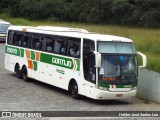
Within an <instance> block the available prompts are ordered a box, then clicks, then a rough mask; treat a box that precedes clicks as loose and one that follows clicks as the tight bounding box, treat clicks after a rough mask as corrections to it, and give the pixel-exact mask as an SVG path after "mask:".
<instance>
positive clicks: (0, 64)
mask: <svg viewBox="0 0 160 120" xmlns="http://www.w3.org/2000/svg"><path fill="white" fill-rule="evenodd" d="M4 50H5V44H4V43H0V111H12V110H13V111H160V104H156V103H147V102H145V101H142V100H139V99H138V98H135V99H127V100H103V101H97V100H92V99H89V98H86V97H82V99H81V100H74V99H72V97H71V96H70V94H69V93H68V92H67V91H64V90H62V89H59V88H56V87H54V86H50V85H47V84H44V83H41V82H38V81H35V80H33V81H32V82H24V81H23V80H21V79H18V78H16V77H15V74H14V73H11V72H9V71H7V70H6V69H5V68H4V62H5V61H4V56H5V53H4Z"/></svg>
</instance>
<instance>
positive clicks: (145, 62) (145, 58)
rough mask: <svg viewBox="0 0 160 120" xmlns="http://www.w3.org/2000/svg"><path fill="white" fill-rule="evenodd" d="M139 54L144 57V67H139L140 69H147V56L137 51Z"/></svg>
mask: <svg viewBox="0 0 160 120" xmlns="http://www.w3.org/2000/svg"><path fill="white" fill-rule="evenodd" d="M137 54H139V55H140V56H141V57H142V61H143V65H142V66H138V67H140V68H144V67H147V57H146V55H144V54H143V53H141V52H138V51H137Z"/></svg>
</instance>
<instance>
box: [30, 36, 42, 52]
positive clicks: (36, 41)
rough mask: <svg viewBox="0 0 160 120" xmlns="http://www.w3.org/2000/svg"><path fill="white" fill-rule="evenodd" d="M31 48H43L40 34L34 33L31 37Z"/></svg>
mask: <svg viewBox="0 0 160 120" xmlns="http://www.w3.org/2000/svg"><path fill="white" fill-rule="evenodd" d="M31 48H32V49H36V50H41V48H42V40H41V38H40V35H38V34H33V36H32V39H31Z"/></svg>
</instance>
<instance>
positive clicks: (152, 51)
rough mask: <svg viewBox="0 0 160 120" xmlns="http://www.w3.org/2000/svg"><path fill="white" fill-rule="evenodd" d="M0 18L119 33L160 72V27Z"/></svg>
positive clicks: (26, 22)
mask: <svg viewBox="0 0 160 120" xmlns="http://www.w3.org/2000/svg"><path fill="white" fill-rule="evenodd" d="M0 18H1V19H4V20H6V21H9V22H10V23H11V24H14V25H26V26H40V25H47V26H49V25H50V26H66V27H76V28H83V29H86V30H88V31H90V32H97V33H103V34H110V35H117V36H123V37H127V38H130V39H132V40H133V41H134V43H135V46H136V49H137V51H140V52H142V53H144V54H145V55H146V56H147V62H148V64H147V68H148V69H150V70H154V71H157V72H160V29H147V28H131V27H123V26H113V25H94V24H83V23H69V22H68V23H66V22H52V21H49V20H46V21H30V20H27V19H24V18H11V17H10V16H9V15H7V14H0Z"/></svg>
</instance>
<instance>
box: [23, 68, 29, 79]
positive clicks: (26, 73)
mask: <svg viewBox="0 0 160 120" xmlns="http://www.w3.org/2000/svg"><path fill="white" fill-rule="evenodd" d="M22 79H23V80H24V81H25V82H29V78H28V72H27V68H26V67H25V66H24V67H23V68H22Z"/></svg>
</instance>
